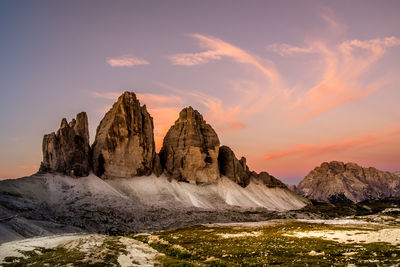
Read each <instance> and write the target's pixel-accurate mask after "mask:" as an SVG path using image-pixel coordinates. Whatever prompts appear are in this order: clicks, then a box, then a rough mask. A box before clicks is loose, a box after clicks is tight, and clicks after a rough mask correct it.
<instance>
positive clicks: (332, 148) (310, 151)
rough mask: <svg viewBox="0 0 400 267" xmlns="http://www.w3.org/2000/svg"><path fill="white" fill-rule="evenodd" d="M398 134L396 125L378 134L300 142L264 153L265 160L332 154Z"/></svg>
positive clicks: (399, 132)
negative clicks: (327, 140)
mask: <svg viewBox="0 0 400 267" xmlns="http://www.w3.org/2000/svg"><path fill="white" fill-rule="evenodd" d="M397 135H400V127H397V128H395V129H393V130H391V131H389V132H382V133H378V134H369V135H363V136H359V137H356V138H347V139H344V140H339V141H336V142H331V143H328V144H327V143H326V142H324V143H320V144H300V145H295V146H293V147H290V148H288V149H284V150H281V151H277V152H274V153H268V154H265V155H264V159H265V160H275V159H279V158H284V157H292V156H307V157H315V156H320V155H325V154H332V153H334V152H339V151H345V150H349V149H354V148H357V147H362V146H364V145H372V144H374V143H375V142H377V141H379V140H382V139H386V138H389V137H392V136H397Z"/></svg>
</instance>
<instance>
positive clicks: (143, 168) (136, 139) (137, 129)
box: [92, 92, 155, 178]
mask: <svg viewBox="0 0 400 267" xmlns="http://www.w3.org/2000/svg"><path fill="white" fill-rule="evenodd" d="M153 128H154V126H153V118H152V117H151V116H150V114H149V113H148V112H147V109H146V105H143V106H141V105H140V102H139V100H138V99H137V98H136V95H135V94H134V93H132V92H125V93H123V94H122V95H121V96H120V97H119V98H118V101H117V102H116V103H114V105H113V106H112V108H111V109H110V110H109V111H108V112H107V113H106V115H105V116H104V118H103V119H102V120H101V122H100V125H99V126H98V127H97V131H96V139H95V141H94V143H93V146H92V153H93V158H92V163H93V170H94V172H95V174H96V175H97V176H99V177H101V178H128V177H134V176H141V175H150V174H151V172H152V171H153V161H154V157H155V144H154V133H153Z"/></svg>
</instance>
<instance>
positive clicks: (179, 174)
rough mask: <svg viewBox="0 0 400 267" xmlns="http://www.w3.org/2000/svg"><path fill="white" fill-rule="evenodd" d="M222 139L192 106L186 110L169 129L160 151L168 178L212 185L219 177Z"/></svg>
mask: <svg viewBox="0 0 400 267" xmlns="http://www.w3.org/2000/svg"><path fill="white" fill-rule="evenodd" d="M218 151H219V139H218V136H217V134H216V133H215V131H214V129H213V128H212V127H211V126H210V125H209V124H207V123H206V121H205V120H204V119H203V116H202V115H201V114H200V113H199V112H198V111H197V110H194V109H193V108H192V107H188V108H185V109H183V110H182V111H181V112H180V113H179V118H178V120H177V121H176V122H175V124H174V125H173V126H172V127H171V128H170V129H169V131H168V132H167V135H166V136H165V138H164V141H163V146H162V148H161V151H160V160H161V165H162V166H163V168H164V172H165V174H166V175H167V176H169V177H171V178H172V179H175V180H178V181H186V182H190V183H194V184H196V183H212V182H215V181H217V179H218V178H219V177H220V173H219V169H218Z"/></svg>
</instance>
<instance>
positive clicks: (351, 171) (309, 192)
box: [298, 161, 400, 202]
mask: <svg viewBox="0 0 400 267" xmlns="http://www.w3.org/2000/svg"><path fill="white" fill-rule="evenodd" d="M298 190H299V191H300V192H301V193H302V194H303V195H304V196H306V197H308V198H311V199H316V200H324V201H330V202H361V201H364V200H371V199H382V198H385V197H391V196H400V177H399V176H397V175H395V174H393V173H390V172H384V171H380V170H377V169H375V168H372V167H370V168H362V167H360V166H358V165H357V164H355V163H346V164H345V163H343V162H338V161H332V162H329V163H327V162H324V163H322V164H321V166H320V167H317V168H315V169H314V170H312V171H311V172H310V173H309V174H308V175H307V176H306V177H305V178H304V179H303V180H302V181H301V182H300V184H299V186H298Z"/></svg>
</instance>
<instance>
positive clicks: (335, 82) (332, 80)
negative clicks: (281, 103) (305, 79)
mask: <svg viewBox="0 0 400 267" xmlns="http://www.w3.org/2000/svg"><path fill="white" fill-rule="evenodd" d="M399 45H400V40H399V39H397V38H396V37H386V38H380V39H372V40H366V41H360V40H351V41H344V42H342V43H340V44H339V45H336V46H334V47H329V46H328V45H326V44H324V43H323V42H319V41H314V42H312V43H310V44H309V45H308V46H306V47H296V46H290V45H287V44H274V46H273V47H274V49H275V51H276V52H277V53H279V54H281V55H295V54H298V53H305V52H307V53H314V54H316V55H319V56H320V57H322V59H323V62H324V67H323V72H322V76H321V78H320V79H319V80H318V81H317V83H316V85H315V86H313V87H311V88H310V89H308V90H307V91H306V94H297V98H296V99H295V100H294V101H293V100H292V102H291V103H290V104H289V105H290V106H291V108H290V112H291V113H292V114H295V116H296V117H297V120H298V121H300V122H303V121H306V120H310V119H312V118H314V117H316V116H318V115H320V114H322V113H324V112H327V111H329V110H331V109H333V108H335V107H336V106H339V105H342V104H344V103H348V102H353V101H357V100H359V99H362V98H364V97H367V96H368V95H370V94H371V93H373V92H375V91H376V90H379V89H380V88H382V87H383V86H384V85H385V84H387V83H388V80H387V79H385V78H382V79H381V80H378V81H374V82H371V83H369V84H363V82H362V80H363V79H362V78H363V76H364V75H365V74H366V72H367V71H368V70H369V69H370V68H371V67H372V66H373V64H374V63H375V62H376V61H378V60H379V59H380V58H381V57H382V56H383V55H384V54H385V52H386V50H387V48H390V47H394V46H399ZM360 53H362V55H361V56H360Z"/></svg>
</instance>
